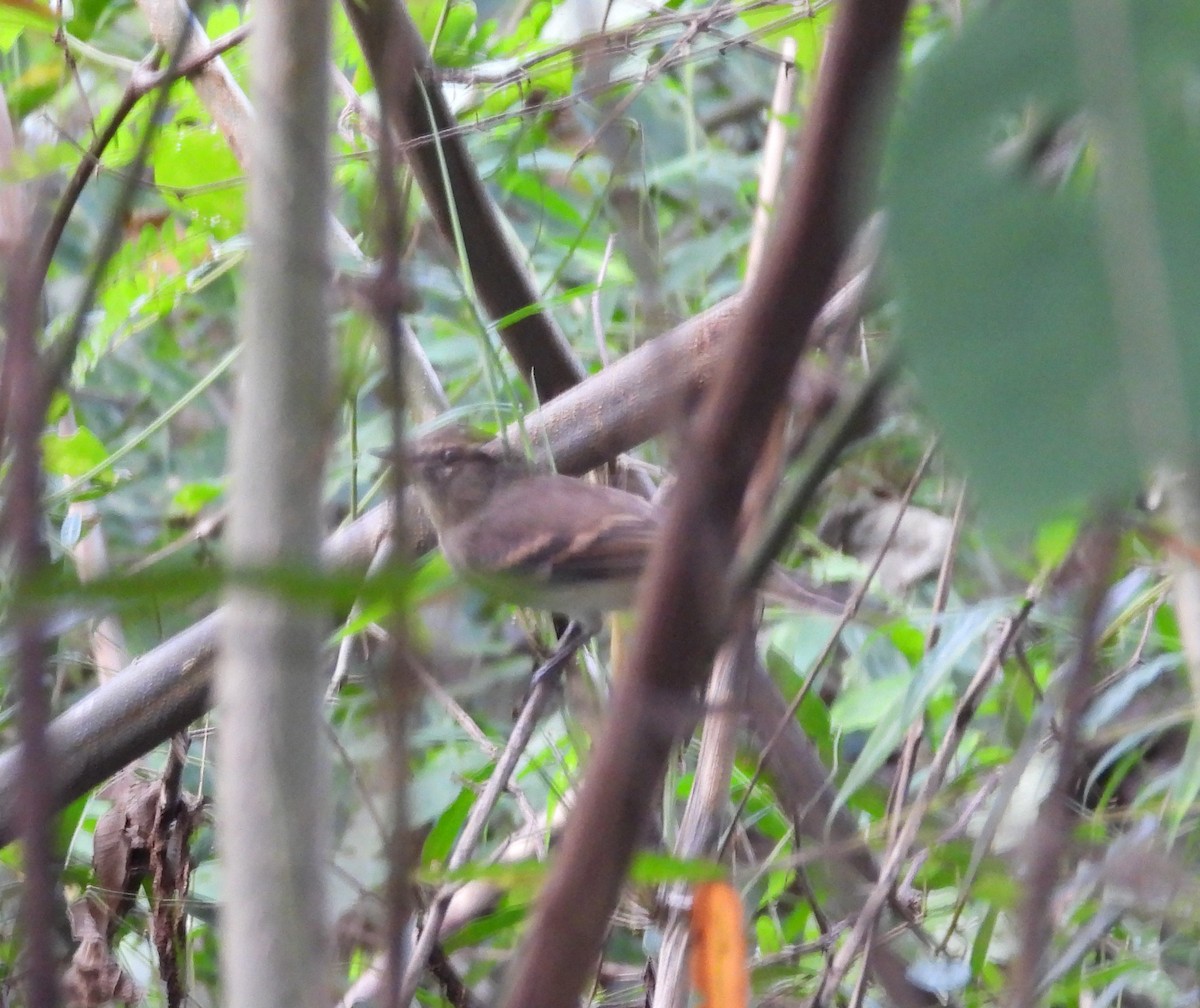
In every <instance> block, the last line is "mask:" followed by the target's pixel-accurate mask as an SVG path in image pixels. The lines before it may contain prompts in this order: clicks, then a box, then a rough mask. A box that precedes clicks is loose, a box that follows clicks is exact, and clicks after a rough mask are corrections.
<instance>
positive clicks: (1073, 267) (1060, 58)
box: [887, 0, 1200, 525]
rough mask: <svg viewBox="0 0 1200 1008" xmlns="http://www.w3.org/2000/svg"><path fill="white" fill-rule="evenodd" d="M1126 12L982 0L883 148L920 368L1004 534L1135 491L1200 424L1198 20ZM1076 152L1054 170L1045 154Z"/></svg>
mask: <svg viewBox="0 0 1200 1008" xmlns="http://www.w3.org/2000/svg"><path fill="white" fill-rule="evenodd" d="M1117 9H1118V10H1119V11H1122V12H1126V13H1127V14H1128V16H1127V17H1125V18H1121V17H1117V18H1109V17H1108V16H1107V15H1106V14H1103V13H1101V12H1099V11H1095V12H1093V13H1091V14H1090V15H1087V18H1088V20H1087V21H1086V22H1085V21H1082V20H1081V19H1080V18H1078V17H1073V15H1072V10H1073V7H1072V4H1070V3H1067V2H1066V0H1012V2H1006V3H1002V4H988V5H984V6H982V8H981V9H980V10H978V11H977V12H976V15H975V17H974V18H973V19H972V20H971V21H970V22H969V23H968V25H967V26H966V28H965V29H964V30H963V32H962V33H961V35H960V37H959V38H958V39H956V40H953V41H952V42H950V43H948V44H945V45H943V46H942V47H941V48H940V50H938V51H937V52H935V53H934V54H932V55H931V56H930V57H929V58H928V59H927V60H926V61H925V62H924V64H923V65H922V68H921V70H922V72H921V73H919V74H918V77H917V80H916V81H915V82H914V84H913V88H912V92H911V95H910V99H909V101H908V102H907V107H906V108H905V109H904V111H903V114H902V115H901V117H900V124H899V126H898V128H897V129H896V131H895V135H894V137H893V139H892V143H891V147H890V152H889V158H888V165H889V167H888V181H887V195H888V203H889V206H890V213H891V218H890V222H889V228H890V235H889V245H890V252H891V259H892V263H893V266H894V278H895V281H896V288H897V293H898V299H899V307H900V325H901V330H902V333H903V336H904V339H905V341H906V345H907V349H908V354H909V358H910V363H911V366H912V369H913V371H914V373H915V375H916V377H917V379H918V381H919V383H920V386H921V390H922V393H923V396H924V398H925V399H926V401H927V403H928V405H929V407H930V408H931V409H932V410H933V412H934V413H935V414H936V415H937V417H938V418H939V420H940V424H941V428H942V430H943V432H944V434H945V439H946V442H947V444H948V446H949V447H950V449H951V450H952V451H953V452H954V453H955V454H957V455H958V456H959V457H960V458H961V459H962V461H963V462H964V463H965V464H966V466H967V468H968V470H969V471H970V474H971V476H972V479H973V486H974V487H975V489H976V490H977V492H978V493H979V495H980V497H981V498H982V500H983V502H984V504H985V507H986V509H987V511H988V513H989V515H990V516H991V517H993V518H994V519H999V520H1001V521H1002V522H1005V523H1008V524H1012V525H1017V524H1024V523H1027V522H1031V521H1036V520H1038V519H1041V518H1045V517H1048V516H1051V515H1054V514H1056V513H1059V512H1060V511H1061V510H1062V509H1064V508H1068V507H1074V506H1077V505H1079V504H1082V503H1091V502H1094V501H1095V500H1097V499H1111V498H1113V497H1114V496H1117V495H1122V494H1128V493H1129V492H1130V491H1131V490H1132V488H1134V487H1135V486H1136V485H1137V483H1138V481H1139V478H1140V475H1141V473H1142V471H1143V470H1144V469H1145V468H1147V467H1149V466H1151V465H1153V464H1156V463H1157V462H1159V461H1160V460H1161V459H1162V458H1164V457H1167V458H1174V459H1179V458H1182V457H1184V456H1185V455H1186V453H1187V450H1188V447H1189V445H1190V444H1191V443H1192V441H1193V439H1194V436H1195V434H1196V432H1197V430H1200V341H1197V340H1195V339H1194V338H1191V335H1190V334H1191V333H1193V332H1195V331H1196V329H1197V324H1198V323H1200V286H1197V285H1196V283H1195V265H1196V263H1197V262H1198V261H1200V229H1197V228H1196V226H1195V212H1194V208H1195V193H1196V192H1197V191H1200V128H1197V115H1196V111H1195V104H1194V100H1193V98H1192V97H1191V95H1192V90H1191V85H1190V84H1188V83H1187V82H1188V81H1190V80H1192V79H1193V76H1194V67H1195V53H1196V52H1197V51H1200V14H1198V12H1197V10H1196V8H1195V5H1194V4H1189V3H1184V2H1182V0H1130V2H1128V3H1126V4H1122V5H1119V7H1118V8H1117ZM1081 26H1082V27H1083V28H1084V29H1085V30H1083V31H1080V30H1079V29H1080V27H1081ZM1073 145H1074V146H1073ZM1072 151H1076V152H1078V154H1079V167H1077V168H1076V169H1075V170H1074V171H1072V172H1070V173H1067V174H1065V177H1064V172H1063V171H1062V170H1057V171H1056V170H1055V169H1054V166H1053V165H1052V164H1051V156H1052V155H1058V156H1061V155H1063V154H1064V152H1065V153H1067V154H1070V153H1071V152H1072Z"/></svg>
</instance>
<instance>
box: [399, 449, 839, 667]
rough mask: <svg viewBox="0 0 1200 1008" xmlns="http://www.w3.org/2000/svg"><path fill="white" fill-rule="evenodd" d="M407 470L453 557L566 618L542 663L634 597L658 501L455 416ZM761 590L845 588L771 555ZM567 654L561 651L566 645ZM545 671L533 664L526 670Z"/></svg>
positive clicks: (786, 594)
mask: <svg viewBox="0 0 1200 1008" xmlns="http://www.w3.org/2000/svg"><path fill="white" fill-rule="evenodd" d="M405 458H406V462H407V464H408V472H409V476H410V478H411V479H412V481H413V483H414V485H415V486H416V488H417V491H418V493H419V495H420V497H421V500H422V503H423V504H424V506H425V510H426V513H427V514H428V516H429V519H430V521H431V522H432V523H433V526H434V528H435V530H436V531H437V535H438V541H439V545H440V547H441V549H442V552H443V553H444V555H445V557H446V560H447V561H448V562H449V564H450V566H451V568H453V569H454V571H455V572H456V573H457V574H458V575H459V576H460V577H462V578H463V580H464V581H466V582H467V583H469V584H472V585H474V586H476V587H478V588H479V589H481V590H482V591H484V592H485V593H487V594H488V595H490V596H492V597H494V598H496V599H499V600H501V601H505V602H510V603H513V604H516V605H521V606H527V607H529V608H534V609H543V610H546V611H549V612H555V613H561V614H563V615H564V616H566V617H568V619H569V620H570V621H571V624H570V625H569V627H568V630H567V631H566V632H565V633H564V634H563V637H562V639H560V643H559V648H558V649H556V652H555V656H552V658H551V659H550V661H548V662H547V665H550V664H551V662H554V661H555V660H556V657H558V656H559V654H560V652H561V651H563V650H564V649H565V646H566V645H567V642H568V638H570V641H569V647H570V650H571V651H572V652H573V651H574V650H575V649H576V648H577V647H578V646H579V644H580V643H581V642H582V641H583V640H586V639H587V638H588V637H590V636H591V635H593V634H594V633H596V632H597V631H598V630H599V628H600V626H601V619H602V614H604V613H607V612H613V611H618V610H623V609H629V608H631V607H632V606H633V603H634V599H635V595H636V591H637V585H638V581H639V579H640V577H641V575H642V572H643V571H644V569H645V567H646V564H647V561H648V559H649V556H650V551H651V549H652V547H653V545H654V542H655V540H656V539H657V537H658V534H659V531H660V529H661V527H662V519H663V516H662V511H661V509H660V508H658V507H656V506H655V505H654V504H652V503H650V502H649V501H647V500H645V499H643V498H641V497H638V496H637V495H636V494H632V493H628V492H627V491H625V490H620V489H617V488H615V487H609V486H602V485H600V484H596V483H590V482H587V481H584V480H581V479H577V478H575V477H572V476H565V475H562V474H559V473H553V472H544V471H539V470H537V469H535V468H534V467H533V466H532V465H531V464H530V463H529V462H528V461H527V460H526V459H524V458H523V457H520V456H517V455H514V454H512V453H510V452H505V451H497V450H495V448H493V447H490V446H488V445H487V443H486V442H485V441H483V440H482V439H481V438H478V437H476V436H474V435H473V434H472V433H470V432H469V431H467V430H464V429H462V428H460V427H454V428H450V429H446V430H443V431H441V432H438V433H437V434H434V435H432V436H429V437H426V438H423V439H421V440H419V441H417V442H416V443H414V444H412V445H411V446H410V447H409V448H408V450H407V451H406V452H405ZM764 591H765V592H766V593H767V594H768V595H769V596H771V597H773V598H776V599H779V600H781V601H784V602H786V603H788V604H793V605H797V606H799V607H801V608H804V609H809V610H813V611H816V612H820V613H823V614H825V615H833V616H840V615H841V613H842V611H843V608H844V600H842V599H839V598H837V597H836V596H835V594H834V593H833V592H830V591H828V590H825V589H821V588H816V587H812V586H809V585H806V584H804V583H803V582H801V581H799V580H798V579H796V578H794V577H793V576H791V575H790V574H789V573H788V572H786V571H784V570H783V568H781V567H778V566H776V567H775V568H773V569H772V571H771V572H770V573H769V574H768V577H767V583H766V585H765V586H764ZM568 656H569V655H568ZM542 675H543V673H542V672H541V671H540V670H539V673H538V675H537V676H535V679H536V678H540V677H541V676H542Z"/></svg>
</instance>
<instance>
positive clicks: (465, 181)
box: [343, 0, 583, 402]
mask: <svg viewBox="0 0 1200 1008" xmlns="http://www.w3.org/2000/svg"><path fill="white" fill-rule="evenodd" d="M343 7H344V8H345V11H346V16H347V17H348V18H349V20H350V24H351V25H353V27H354V32H355V34H356V35H357V36H358V40H359V44H360V45H361V46H362V50H363V55H364V56H365V57H366V60H367V64H368V65H369V66H370V68H371V75H372V77H374V79H375V80H376V81H396V82H397V86H398V89H399V95H398V96H397V100H396V101H394V102H391V103H389V104H388V108H389V111H394V114H391V116H390V118H391V122H390V124H389V125H390V126H391V128H392V129H394V130H395V132H396V135H397V137H398V139H399V140H400V142H401V144H402V146H403V149H404V150H405V153H406V155H407V156H408V159H409V162H410V164H411V165H412V169H413V173H414V174H415V175H416V177H417V182H418V183H419V184H420V186H421V191H422V192H423V193H424V194H425V200H426V202H427V203H428V204H429V208H430V210H431V212H432V213H433V217H434V220H435V221H437V225H438V228H439V229H440V230H441V232H442V235H443V236H444V237H445V239H446V240H447V241H448V242H449V243H450V245H451V247H454V248H461V249H462V252H463V254H464V255H465V256H466V264H465V266H466V269H467V270H468V272H469V273H470V281H471V283H472V285H473V286H474V288H475V290H476V291H477V292H478V294H479V298H480V300H481V301H482V302H483V305H484V307H485V308H486V309H487V312H488V315H490V316H491V318H492V319H493V320H494V321H500V320H501V319H504V318H506V317H507V316H509V315H511V314H513V313H514V312H517V311H520V310H522V309H525V308H528V307H529V306H530V305H533V304H536V303H537V301H538V300H539V295H538V292H537V290H536V288H535V287H534V285H533V279H532V278H531V277H530V275H529V274H528V272H526V270H525V269H524V268H523V267H522V266H521V264H520V263H519V262H518V260H517V257H516V256H515V255H514V253H513V249H512V246H511V245H510V244H509V242H508V239H507V238H506V237H505V234H504V231H503V229H502V228H501V227H500V219H499V216H498V214H497V211H496V207H495V206H494V205H493V203H492V201H491V200H490V199H489V198H488V195H487V192H486V191H485V190H484V188H483V182H482V181H481V180H480V178H479V173H478V172H477V171H476V170H475V164H474V162H473V161H472V160H471V157H470V155H469V154H468V153H467V149H466V146H465V144H464V143H463V139H462V136H461V135H460V134H459V133H458V131H457V129H456V128H455V127H456V126H457V124H456V122H455V120H454V117H453V115H451V113H450V108H449V106H448V105H447V104H446V100H445V98H444V97H443V95H442V90H441V85H440V83H439V82H438V75H437V73H436V72H435V71H434V69H433V63H432V61H431V60H430V58H429V53H428V52H427V51H426V49H425V45H424V43H423V42H422V41H421V36H420V34H419V33H418V32H417V28H416V25H414V24H413V21H412V18H411V17H410V16H409V14H408V11H407V9H406V8H405V6H404V4H402V3H399V2H397V0H369V2H363V3H356V2H353V0H350V2H346V3H344V4H343ZM389 43H390V44H389ZM391 64H395V65H394V66H393V65H391ZM411 67H417V68H418V70H417V73H416V74H413V73H412V72H406V71H408V69H409V68H411ZM500 338H501V339H502V340H503V341H504V345H505V346H506V347H507V348H508V351H509V353H511V354H512V357H513V360H514V361H515V362H516V365H517V368H518V369H519V370H520V372H521V373H522V374H523V375H524V376H525V378H526V380H527V381H529V383H530V384H531V385H532V386H533V388H534V391H535V392H536V393H537V397H538V400H539V401H541V402H546V400H548V399H551V398H553V397H554V396H556V395H558V394H559V393H561V392H564V391H566V390H567V389H568V388H570V387H571V386H572V385H574V384H576V383H577V382H579V381H581V380H582V378H583V369H582V368H581V367H580V365H579V363H578V362H577V361H576V360H575V358H574V356H572V354H571V349H570V347H569V346H568V345H567V341H566V340H565V339H564V338H563V335H562V333H561V332H559V330H558V329H557V327H556V326H555V325H554V323H553V322H552V321H551V319H550V317H549V316H548V315H547V314H546V313H545V312H544V311H536V312H533V313H532V314H530V315H527V316H526V317H525V318H523V319H520V320H519V321H517V322H512V323H510V324H508V325H505V326H503V327H501V329H500Z"/></svg>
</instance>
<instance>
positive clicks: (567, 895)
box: [504, 0, 914, 1008]
mask: <svg viewBox="0 0 1200 1008" xmlns="http://www.w3.org/2000/svg"><path fill="white" fill-rule="evenodd" d="M906 7H907V4H906V3H905V2H904V0H848V2H847V3H845V4H844V5H843V6H842V7H841V9H840V11H839V16H838V20H837V22H836V24H835V26H834V29H833V32H832V35H831V37H830V42H829V48H828V51H827V53H826V57H825V60H824V62H823V64H822V68H821V77H820V81H819V84H818V90H817V95H816V99H815V101H814V105H813V111H812V116H811V118H810V121H809V123H808V125H807V128H806V130H805V137H804V145H803V150H802V152H801V157H800V159H799V162H798V164H797V166H796V172H795V174H794V176H793V178H792V180H791V185H790V186H789V198H788V200H787V203H786V205H785V209H784V212H783V213H782V214H781V218H780V220H781V224H782V225H783V227H782V231H781V232H780V233H778V234H777V235H776V239H775V240H774V241H773V242H772V245H771V249H770V253H769V254H768V255H767V256H766V257H765V259H764V262H763V264H762V267H761V270H760V272H759V273H758V274H756V276H755V278H754V280H753V281H752V284H751V288H750V292H749V294H748V297H747V303H746V310H745V313H744V314H743V316H742V317H741V319H740V325H739V327H738V331H737V333H736V334H735V338H734V340H733V341H732V343H731V345H730V347H729V350H728V352H727V354H726V355H725V356H724V357H723V360H722V363H721V367H720V370H719V375H718V378H717V382H716V385H715V387H714V389H713V391H712V392H711V393H710V395H709V397H708V398H707V399H706V400H705V402H704V404H703V408H702V410H701V413H700V415H699V416H698V418H697V422H696V424H695V426H694V428H693V430H692V437H691V438H690V443H689V446H688V447H689V450H687V451H685V452H683V453H682V455H681V457H682V466H681V468H680V473H679V484H678V487H677V490H676V493H677V497H676V498H675V505H674V507H673V508H672V510H671V513H670V515H669V517H668V519H667V524H666V527H665V529H664V533H663V535H662V537H661V538H660V540H659V542H658V544H657V546H656V549H655V552H654V556H653V558H652V561H651V565H650V570H649V571H648V572H647V577H646V580H645V583H644V584H643V587H642V595H641V600H642V622H641V631H640V633H639V635H638V639H637V643H636V646H635V649H634V651H633V653H632V654H631V656H630V661H629V663H628V667H627V668H626V670H625V673H624V674H623V675H621V676H620V677H619V678H618V681H617V691H616V696H615V699H614V702H613V708H612V711H611V714H610V716H609V718H608V721H607V722H606V725H605V730H604V734H603V736H602V737H601V739H600V742H599V744H598V746H597V748H596V751H595V753H594V756H593V761H592V765H591V766H590V767H589V769H588V773H587V776H586V778H585V780H584V784H583V789H582V792H581V794H580V799H579V804H578V806H577V808H576V810H575V814H574V815H573V816H572V818H571V820H570V822H569V823H568V826H567V831H566V836H565V838H564V840H563V846H562V849H561V852H560V854H559V861H558V864H557V866H556V868H555V870H554V871H553V873H552V874H551V876H550V879H549V880H548V882H547V884H546V887H545V889H544V890H543V892H542V897H541V901H540V903H539V906H538V910H537V913H536V915H535V917H534V919H533V921H532V923H531V926H530V929H529V931H528V932H527V935H526V939H525V943H524V947H523V949H522V952H521V956H520V958H519V960H518V962H517V964H516V966H515V967H514V976H513V980H512V986H511V988H510V990H509V992H508V996H507V998H506V1000H505V1002H504V1003H505V1004H506V1005H509V1006H517V1005H519V1006H521V1008H551V1006H557V1005H564V1004H573V1003H575V1001H576V999H577V998H578V997H579V995H580V993H581V991H582V990H583V985H584V983H585V982H586V980H587V977H588V975H589V974H590V972H591V970H592V969H593V966H594V963H595V961H596V957H597V955H598V954H599V952H600V946H601V942H602V940H603V936H604V932H605V929H606V927H607V926H608V919H609V915H610V914H611V912H612V909H613V907H614V905H615V904H616V900H617V895H618V891H619V888H620V885H621V881H622V879H623V878H624V876H625V872H626V869H627V868H628V865H629V862H630V859H631V858H632V855H633V845H634V843H635V841H636V838H637V836H638V833H639V830H640V828H641V826H642V824H643V822H644V820H645V817H646V815H647V812H648V810H649V808H650V805H651V802H652V800H653V797H654V795H655V794H657V792H658V788H659V782H660V781H661V779H662V774H663V771H664V768H665V765H666V761H667V758H668V756H669V754H670V751H671V749H672V747H673V746H674V744H675V743H676V742H677V741H678V738H679V732H680V730H681V729H682V728H683V727H685V723H686V720H687V719H686V717H685V716H684V714H685V712H686V711H687V710H688V709H689V707H691V706H694V705H695V703H696V699H695V696H696V691H697V690H698V689H699V688H700V687H702V686H703V684H704V679H705V675H706V673H707V670H708V668H709V666H710V664H711V661H712V657H713V654H714V653H715V651H716V648H717V646H718V644H719V643H720V641H721V638H722V636H723V634H724V631H725V629H726V627H727V624H728V621H729V615H730V598H729V595H728V592H726V591H725V589H724V586H725V584H726V578H727V573H728V571H729V568H730V565H731V563H732V561H733V556H734V548H735V545H736V541H737V532H738V529H737V522H738V517H739V513H740V511H741V507H742V499H743V495H744V493H745V490H746V485H747V483H748V481H749V478H750V475H751V472H752V470H753V468H754V466H755V464H756V462H757V459H758V455H759V450H760V448H761V446H762V444H763V443H764V441H765V439H766V436H767V432H768V430H769V427H770V424H771V422H772V418H773V417H774V415H775V413H776V411H777V410H778V408H779V406H780V404H781V402H782V400H783V397H784V394H785V392H786V384H787V381H788V379H789V376H790V375H791V373H792V371H793V369H794V367H795V365H796V362H797V360H798V359H799V357H800V354H801V352H802V351H803V349H804V346H805V337H806V336H807V334H808V331H809V328H810V326H811V325H812V323H813V322H814V320H815V319H816V317H817V314H818V312H819V310H820V308H821V305H822V302H823V300H824V299H825V297H826V294H827V292H828V290H829V288H830V286H831V285H832V283H833V279H834V276H835V271H836V270H837V267H838V263H839V262H840V260H841V259H842V257H843V255H844V253H845V251H846V248H847V246H848V240H849V237H850V234H851V233H852V230H853V222H854V220H855V218H856V217H858V216H860V215H861V213H862V206H861V204H860V203H859V202H858V201H859V200H860V199H861V198H862V197H863V196H864V195H869V193H870V190H871V188H872V187H871V186H870V185H868V183H869V182H870V181H871V180H872V179H873V174H874V173H873V165H872V163H871V159H870V158H869V157H867V156H866V155H867V154H868V150H869V148H870V147H871V146H873V145H872V143H871V142H870V141H871V140H873V139H874V136H873V134H874V132H875V131H874V130H873V128H872V127H873V126H874V125H875V124H874V123H873V122H872V114H873V113H876V112H877V109H876V101H875V99H876V98H878V97H880V95H881V91H882V88H883V87H884V86H885V85H886V83H887V81H888V78H889V77H890V75H891V72H892V68H893V65H894V62H895V59H896V53H897V51H898V48H899V42H900V28H901V25H902V23H903V20H904V13H905V10H906ZM900 1003H914V1002H913V1001H912V999H911V998H906V997H903V996H902V997H901V1001H900Z"/></svg>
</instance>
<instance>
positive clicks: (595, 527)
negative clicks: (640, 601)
mask: <svg viewBox="0 0 1200 1008" xmlns="http://www.w3.org/2000/svg"><path fill="white" fill-rule="evenodd" d="M539 484H541V486H542V488H543V489H544V491H545V492H544V493H540V494H537V493H529V492H527V491H529V490H535V489H537V487H538V485H539ZM514 497H517V495H514ZM519 500H520V504H519V505H518V506H519V507H520V511H519V512H518V511H517V510H516V509H515V508H514V507H513V506H512V501H511V500H510V498H509V496H508V495H507V494H505V493H500V494H497V495H496V497H495V499H494V500H493V501H492V503H491V504H490V505H489V506H488V515H487V519H486V525H487V526H488V529H489V534H491V535H495V536H497V537H498V538H500V539H501V540H502V541H503V540H504V539H507V540H508V541H510V542H512V543H514V547H513V549H511V550H510V551H509V552H508V554H507V555H506V556H505V557H504V559H503V560H500V559H497V562H496V564H495V568H496V573H506V572H511V573H514V574H515V573H520V574H523V575H525V576H527V577H533V578H535V579H537V580H540V581H542V582H543V583H547V584H549V583H558V582H567V583H573V582H580V581H592V580H600V581H603V580H609V579H612V580H635V579H636V578H637V577H638V576H639V575H640V574H641V572H642V569H643V568H644V567H645V565H646V558H647V556H648V555H649V552H650V547H651V545H652V544H653V543H654V538H655V536H656V535H657V534H658V525H659V523H658V517H657V514H656V512H655V511H654V509H653V508H652V507H651V505H650V504H649V503H647V502H646V501H644V500H642V499H641V498H640V497H636V496H634V495H633V494H630V493H626V492H625V491H623V490H616V489H612V488H610V487H602V486H597V485H595V484H592V483H584V482H582V481H580V480H576V479H571V478H569V477H565V476H538V477H533V478H531V479H530V480H526V481H525V482H524V484H523V489H522V492H521V493H520V494H519ZM484 524H485V522H483V521H481V522H480V525H481V526H483V525H484ZM510 527H511V528H512V529H513V530H514V532H515V530H516V529H518V528H520V529H525V530H528V529H529V528H531V527H532V528H536V529H538V534H537V535H536V536H534V537H532V538H530V537H529V536H528V534H527V531H526V533H525V534H523V535H517V534H511V535H510V534H509V532H508V529H509V528H510Z"/></svg>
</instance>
